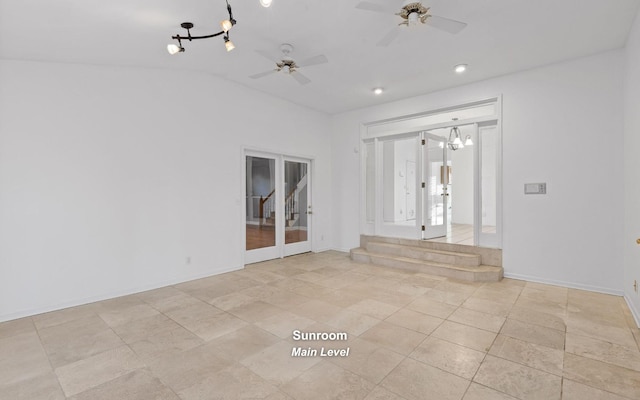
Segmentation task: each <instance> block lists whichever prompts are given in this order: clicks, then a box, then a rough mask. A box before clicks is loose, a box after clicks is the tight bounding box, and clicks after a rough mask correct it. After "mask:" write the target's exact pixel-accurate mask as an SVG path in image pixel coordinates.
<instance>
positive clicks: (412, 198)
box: [379, 133, 422, 239]
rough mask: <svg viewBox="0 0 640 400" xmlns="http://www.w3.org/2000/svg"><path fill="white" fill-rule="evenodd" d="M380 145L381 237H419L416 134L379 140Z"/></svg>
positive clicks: (417, 140) (417, 142)
mask: <svg viewBox="0 0 640 400" xmlns="http://www.w3.org/2000/svg"><path fill="white" fill-rule="evenodd" d="M379 143H380V144H381V146H382V174H381V175H382V176H381V185H380V187H381V190H382V193H381V194H382V196H381V197H382V210H380V211H381V214H382V215H381V218H380V219H379V220H380V221H381V224H380V225H379V226H380V232H381V233H382V235H384V236H395V237H405V238H411V239H417V238H419V237H420V234H419V228H420V225H421V219H422V218H421V213H419V212H418V204H419V203H418V200H419V191H418V186H419V176H418V175H419V174H418V173H417V165H418V163H419V161H420V160H419V156H418V149H419V136H418V134H417V133H416V134H411V135H410V136H404V137H397V138H393V139H389V140H385V141H381V142H379Z"/></svg>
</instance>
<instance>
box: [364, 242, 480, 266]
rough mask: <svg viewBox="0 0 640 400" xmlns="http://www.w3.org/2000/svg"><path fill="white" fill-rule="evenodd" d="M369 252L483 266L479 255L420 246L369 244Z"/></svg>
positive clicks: (441, 262)
mask: <svg viewBox="0 0 640 400" xmlns="http://www.w3.org/2000/svg"><path fill="white" fill-rule="evenodd" d="M366 249H367V251H369V252H372V253H377V254H386V255H391V256H397V257H406V258H415V259H418V260H424V261H433V262H436V263H440V264H454V265H465V266H468V267H477V266H479V265H480V264H482V262H481V260H482V258H481V257H480V255H478V254H465V253H457V252H453V251H443V250H434V249H427V248H424V247H418V246H404V245H400V244H393V243H383V242H369V243H367V245H366Z"/></svg>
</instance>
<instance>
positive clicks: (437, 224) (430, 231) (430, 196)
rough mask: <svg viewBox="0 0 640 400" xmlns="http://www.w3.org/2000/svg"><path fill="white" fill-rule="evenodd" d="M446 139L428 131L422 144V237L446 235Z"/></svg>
mask: <svg viewBox="0 0 640 400" xmlns="http://www.w3.org/2000/svg"><path fill="white" fill-rule="evenodd" d="M445 143H446V139H445V138H443V137H440V136H436V135H433V134H430V133H427V134H426V135H425V146H424V156H423V157H424V176H425V179H424V182H425V188H424V198H425V201H424V207H425V210H424V219H425V223H424V227H425V229H424V233H423V239H433V238H437V237H442V236H446V235H447V222H448V208H449V206H448V203H449V202H448V192H447V183H448V179H449V178H448V177H449V171H450V170H449V166H448V165H447V162H446V161H447V158H446V145H445Z"/></svg>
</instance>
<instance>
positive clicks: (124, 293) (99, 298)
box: [0, 265, 244, 322]
mask: <svg viewBox="0 0 640 400" xmlns="http://www.w3.org/2000/svg"><path fill="white" fill-rule="evenodd" d="M241 269H244V265H242V266H239V267H231V268H225V269H221V270H216V271H215V272H214V273H211V272H206V273H203V274H196V275H190V276H187V277H181V278H174V279H169V280H166V281H161V282H155V283H152V284H149V285H143V286H138V287H135V288H128V289H124V290H119V291H116V292H111V293H105V294H101V295H99V296H91V297H85V298H82V299H76V300H71V301H66V302H63V303H58V304H56V305H53V306H47V307H41V308H33V309H28V310H23V311H18V312H15V313H11V314H4V315H0V322H6V321H12V320H14V319H19V318H25V317H31V316H34V315H38V314H44V313H48V312H52V311H59V310H63V309H65V308H71V307H77V306H82V305H85V304H90V303H95V302H98V301H104V300H110V299H115V298H117V297H122V296H128V295H131V294H136V293H142V292H146V291H149V290H154V289H160V288H163V287H167V286H172V285H178V284H180V283H185V282H189V281H195V280H197V279H202V278H208V277H211V276H215V275H220V274H226V273H227V272H233V271H238V270H241Z"/></svg>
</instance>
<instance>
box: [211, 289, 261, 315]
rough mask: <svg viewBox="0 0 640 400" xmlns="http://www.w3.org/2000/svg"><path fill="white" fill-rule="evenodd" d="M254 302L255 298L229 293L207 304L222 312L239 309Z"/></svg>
mask: <svg viewBox="0 0 640 400" xmlns="http://www.w3.org/2000/svg"><path fill="white" fill-rule="evenodd" d="M253 301H255V297H251V296H249V295H247V294H244V293H231V294H228V295H225V296H220V297H216V298H215V299H213V300H211V302H210V303H209V304H211V305H212V306H215V307H216V308H219V309H221V310H224V311H229V310H231V309H232V308H236V307H240V306H243V305H245V304H248V303H251V302H253Z"/></svg>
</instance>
